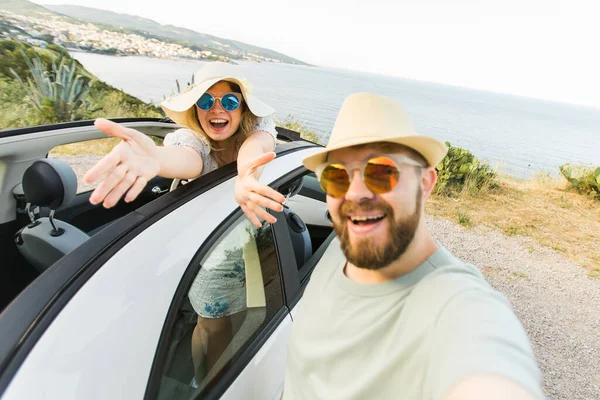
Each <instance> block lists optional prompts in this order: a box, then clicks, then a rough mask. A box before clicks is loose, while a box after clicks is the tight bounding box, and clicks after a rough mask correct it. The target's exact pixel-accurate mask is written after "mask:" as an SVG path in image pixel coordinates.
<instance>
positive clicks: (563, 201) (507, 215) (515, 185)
mask: <svg viewBox="0 0 600 400" xmlns="http://www.w3.org/2000/svg"><path fill="white" fill-rule="evenodd" d="M566 188H567V183H566V181H565V180H564V179H563V180H560V179H557V178H555V177H550V176H545V177H544V176H538V177H535V178H533V179H531V180H528V181H517V180H514V179H511V178H508V177H502V178H501V180H500V185H499V187H498V188H497V189H495V190H490V191H488V192H486V193H481V194H476V195H475V194H470V193H469V192H466V191H465V192H463V193H460V194H458V195H456V196H455V197H448V196H442V195H434V196H432V198H431V200H430V201H429V202H428V204H427V212H428V213H429V214H431V215H436V216H441V217H444V218H447V219H450V220H454V221H456V217H457V216H458V218H459V220H458V223H460V224H461V225H465V223H466V222H467V221H468V222H469V223H470V224H471V225H483V226H489V227H492V228H496V229H499V230H500V231H502V232H503V233H505V234H506V235H509V236H514V235H522V236H527V237H530V238H532V239H533V240H534V241H535V242H536V243H538V244H539V245H541V246H545V247H548V248H551V249H553V250H555V251H557V252H560V253H561V254H563V255H565V256H566V257H567V258H569V259H571V260H572V261H574V262H576V263H578V264H579V265H581V266H583V267H584V268H587V269H588V270H589V271H590V276H595V277H600V202H598V201H594V200H593V199H590V198H589V197H586V196H581V195H579V194H578V193H576V192H572V191H569V190H567V189H566ZM461 216H462V217H461ZM465 216H467V217H465ZM528 251H529V252H533V251H534V249H533V248H532V247H530V248H528Z"/></svg>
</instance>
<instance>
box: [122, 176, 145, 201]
mask: <svg viewBox="0 0 600 400" xmlns="http://www.w3.org/2000/svg"><path fill="white" fill-rule="evenodd" d="M147 184H148V180H147V179H146V178H144V177H143V176H140V177H138V178H137V179H136V181H135V183H134V184H133V186H132V187H131V189H129V192H127V196H125V201H126V202H128V203H129V202H131V201H133V200H135V199H136V197H138V196H139V195H140V193H141V192H142V190H144V188H145V187H146V185H147Z"/></svg>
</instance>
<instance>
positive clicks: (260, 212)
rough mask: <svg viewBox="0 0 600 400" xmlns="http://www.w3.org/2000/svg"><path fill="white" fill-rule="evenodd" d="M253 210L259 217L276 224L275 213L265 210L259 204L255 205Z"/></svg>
mask: <svg viewBox="0 0 600 400" xmlns="http://www.w3.org/2000/svg"><path fill="white" fill-rule="evenodd" d="M253 211H254V214H256V215H257V216H258V217H260V218H262V219H264V220H265V221H267V222H268V223H270V224H274V223H275V222H277V218H275V217H274V216H273V215H271V214H269V213H268V212H267V211H266V210H264V209H262V208H260V207H258V206H254V208H253Z"/></svg>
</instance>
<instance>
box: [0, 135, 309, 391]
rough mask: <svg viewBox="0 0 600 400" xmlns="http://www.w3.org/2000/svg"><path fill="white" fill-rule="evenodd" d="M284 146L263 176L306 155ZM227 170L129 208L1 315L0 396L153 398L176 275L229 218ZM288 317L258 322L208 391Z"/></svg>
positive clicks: (231, 377)
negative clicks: (247, 341) (260, 324)
mask: <svg viewBox="0 0 600 400" xmlns="http://www.w3.org/2000/svg"><path fill="white" fill-rule="evenodd" d="M291 147H292V148H290V149H289V152H290V154H285V152H283V153H280V154H279V157H278V158H277V159H276V160H274V161H273V162H272V165H269V168H267V169H266V170H265V172H264V173H263V177H262V179H263V180H264V181H266V182H271V181H273V180H275V179H276V178H278V177H279V176H281V174H285V173H287V172H289V171H290V170H291V169H293V168H295V167H296V166H297V165H299V163H300V160H301V159H302V158H303V156H306V155H308V154H310V153H311V152H312V151H314V147H313V148H312V150H310V149H309V150H303V149H302V148H293V147H294V146H291ZM296 147H297V146H296ZM235 172H236V170H235V165H230V166H227V167H224V168H222V169H220V170H217V171H215V172H214V173H211V174H208V175H206V176H204V177H202V178H199V179H198V180H196V181H194V182H193V183H191V184H189V185H186V186H184V187H182V188H181V189H178V190H177V191H175V192H173V193H170V194H168V195H167V196H164V197H161V198H160V199H158V200H156V201H154V202H152V203H150V204H148V205H146V206H144V207H142V208H141V209H139V210H136V211H134V212H132V213H130V214H128V215H127V216H125V217H123V218H121V219H120V220H119V221H117V222H115V224H113V225H111V226H109V227H108V228H106V229H105V230H103V231H101V232H100V233H98V235H96V237H95V238H94V240H91V241H88V242H86V243H84V244H83V245H82V246H80V247H79V248H77V249H75V250H74V251H73V252H72V253H70V254H69V255H67V256H65V257H64V258H63V259H62V260H60V261H59V262H58V263H56V264H55V265H54V266H52V267H51V268H50V269H48V270H47V271H46V272H45V273H44V274H43V275H42V276H41V277H40V279H38V280H36V281H35V282H34V284H32V285H31V286H30V287H28V288H27V289H26V290H25V291H24V292H23V293H22V294H21V295H20V296H19V298H17V300H16V301H15V302H14V303H13V304H11V306H9V307H8V308H7V309H6V310H5V312H4V313H3V314H2V315H0V331H1V333H2V335H3V336H2V338H3V340H2V341H0V393H2V391H3V398H6V399H22V398H40V397H49V398H61V399H68V398H86V399H94V398H102V399H106V398H127V399H132V398H134V399H135V398H142V397H144V396H145V395H146V396H149V398H152V395H153V394H152V392H151V389H152V387H156V386H153V385H156V382H160V380H158V381H156V380H153V379H152V377H153V376H155V375H156V374H154V371H155V370H158V369H155V368H154V367H153V366H154V365H157V362H156V361H157V357H159V355H160V354H162V353H161V352H160V351H157V349H159V350H160V348H161V340H162V339H163V337H164V332H165V330H164V328H165V326H167V325H168V324H165V321H166V320H167V321H168V318H169V316H170V315H171V314H170V313H169V311H170V310H171V308H172V304H175V300H174V299H175V296H176V294H177V293H179V295H181V293H183V292H182V291H181V287H182V286H181V282H182V279H183V278H184V276H187V275H185V274H186V271H189V270H190V269H189V266H190V265H193V263H192V260H194V259H196V258H197V257H201V253H202V252H203V251H205V250H206V249H207V248H208V247H207V246H208V243H210V242H211V240H212V239H210V238H214V237H217V236H218V235H216V234H217V233H218V232H220V229H224V228H225V227H226V226H227V224H228V223H229V222H224V221H231V223H233V221H234V220H235V215H234V216H233V217H232V215H233V214H232V213H233V211H234V210H235V209H236V208H237V204H235V201H234V198H233V194H232V193H233V182H234V181H233V177H234V176H235ZM237 213H238V214H239V213H240V212H239V210H238V211H237ZM237 217H238V219H239V218H240V217H241V214H239V215H237ZM277 251H279V249H278V250H277ZM278 280H279V282H281V280H280V278H277V279H275V280H274V281H275V282H276V281H278ZM282 284H283V283H282ZM286 321H287V323H288V324H289V322H290V319H289V315H288V313H287V309H285V307H284V308H281V309H278V310H276V312H274V313H273V314H272V318H271V319H268V320H266V322H265V321H263V322H265V324H264V329H263V328H261V329H259V330H258V331H256V332H255V334H254V336H252V337H253V339H251V341H252V343H259V345H257V346H254V347H253V348H251V349H242V353H240V354H238V355H236V358H235V359H232V360H230V361H229V362H227V365H226V368H224V369H222V371H223V372H222V373H221V374H218V376H217V378H216V380H214V383H213V384H211V385H212V386H210V387H209V389H210V390H212V389H214V391H212V392H211V393H224V392H225V390H226V389H227V388H228V387H229V386H231V383H232V382H233V381H235V378H237V375H239V372H240V371H241V369H243V368H242V366H245V365H247V364H248V362H249V360H250V359H253V360H255V361H256V358H253V357H255V356H256V355H257V354H258V355H259V357H260V354H264V353H259V350H260V349H262V348H263V346H262V345H260V343H261V341H262V343H263V344H266V346H267V347H264V348H268V346H269V344H270V343H273V342H280V341H281V339H280V340H276V338H277V335H275V336H273V335H272V333H273V332H275V328H277V327H285V323H286ZM265 332H266V333H265ZM279 337H281V338H284V339H285V332H284V334H282V335H280V336H279ZM269 339H271V340H272V341H271V342H269ZM266 353H267V354H268V355H271V354H275V353H273V352H270V351H267V352H266ZM244 360H245V361H244ZM264 360H265V363H264V364H265V365H271V364H272V363H271V362H270V361H267V360H268V357H266V358H264ZM236 366H237V367H236ZM236 368H237V369H236ZM236 371H237V372H236ZM151 372H152V374H151ZM149 377H150V379H149ZM275 381H279V379H274V380H273V382H275ZM32 382H35V385H33V384H31V383H32ZM271 386H273V387H274V385H271ZM147 389H148V390H147ZM276 390H277V389H276ZM155 394H158V393H155Z"/></svg>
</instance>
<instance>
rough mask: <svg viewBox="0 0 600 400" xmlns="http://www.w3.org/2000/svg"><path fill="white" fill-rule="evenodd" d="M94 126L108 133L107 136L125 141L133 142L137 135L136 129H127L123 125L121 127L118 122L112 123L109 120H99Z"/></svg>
mask: <svg viewBox="0 0 600 400" xmlns="http://www.w3.org/2000/svg"><path fill="white" fill-rule="evenodd" d="M94 126H95V127H96V128H98V129H99V130H101V131H102V132H104V133H106V134H107V135H110V136H114V137H118V138H121V139H125V140H131V139H133V138H134V137H135V136H136V135H135V134H136V132H137V131H136V130H135V129H130V128H126V127H124V126H123V125H119V124H117V123H116V122H112V121H110V120H108V119H104V118H98V119H97V120H96V121H95V122H94Z"/></svg>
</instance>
